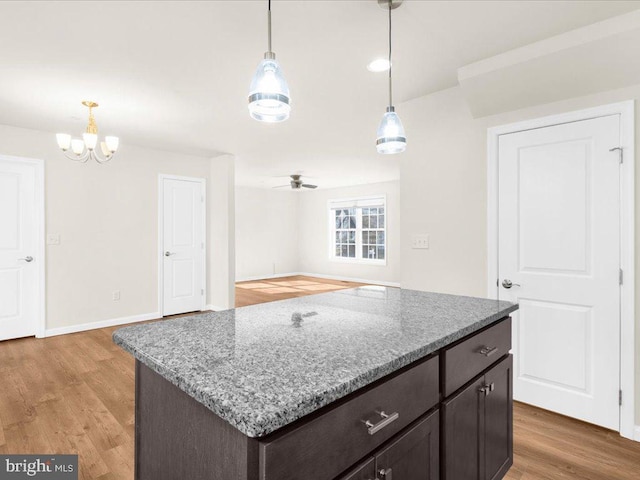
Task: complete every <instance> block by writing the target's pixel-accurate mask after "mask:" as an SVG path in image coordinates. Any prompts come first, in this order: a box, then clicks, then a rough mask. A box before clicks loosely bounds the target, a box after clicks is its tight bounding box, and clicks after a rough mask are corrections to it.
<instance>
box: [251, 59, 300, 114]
mask: <svg viewBox="0 0 640 480" xmlns="http://www.w3.org/2000/svg"><path fill="white" fill-rule="evenodd" d="M290 101H291V98H290V96H289V86H288V85H287V81H286V80H285V78H284V75H283V73H282V69H281V68H280V65H279V64H278V62H277V61H276V60H275V58H265V59H264V60H262V61H261V62H260V64H259V65H258V68H257V69H256V73H255V75H254V76H253V80H252V81H251V86H250V87H249V113H250V115H251V118H254V119H255V120H258V121H260V122H268V123H277V122H283V121H285V120H287V119H288V118H289V114H290V112H291V105H290Z"/></svg>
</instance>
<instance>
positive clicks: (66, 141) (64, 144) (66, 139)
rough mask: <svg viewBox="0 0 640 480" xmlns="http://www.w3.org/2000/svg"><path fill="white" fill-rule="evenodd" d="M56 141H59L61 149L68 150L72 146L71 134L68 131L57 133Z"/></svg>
mask: <svg viewBox="0 0 640 480" xmlns="http://www.w3.org/2000/svg"><path fill="white" fill-rule="evenodd" d="M56 141H57V142H58V147H60V149H61V150H63V151H67V150H69V147H70V146H71V135H69V134H66V133H57V134H56Z"/></svg>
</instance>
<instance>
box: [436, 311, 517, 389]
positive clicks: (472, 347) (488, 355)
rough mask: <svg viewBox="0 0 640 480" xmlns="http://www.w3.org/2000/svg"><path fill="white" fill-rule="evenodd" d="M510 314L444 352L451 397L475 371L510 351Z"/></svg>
mask: <svg viewBox="0 0 640 480" xmlns="http://www.w3.org/2000/svg"><path fill="white" fill-rule="evenodd" d="M510 349H511V318H505V319H504V320H501V321H500V322H498V323H496V324H494V325H492V326H490V327H489V328H487V329H485V330H482V331H480V332H479V333H476V334H474V335H472V336H470V337H469V338H467V339H465V340H463V341H462V342H460V343H458V344H456V345H454V346H453V347H451V348H447V349H445V350H444V352H442V353H441V355H442V361H443V362H444V368H443V372H444V373H443V375H444V378H443V391H442V394H443V396H445V397H448V396H449V395H451V394H452V393H453V392H455V391H456V390H457V389H459V388H460V387H462V386H463V385H464V384H465V383H467V382H468V381H470V380H471V379H473V378H474V377H475V376H476V375H478V374H479V373H480V372H482V371H483V370H484V369H486V368H487V367H489V366H490V365H491V364H493V363H494V362H496V361H497V360H499V359H500V358H501V357H502V356H504V355H505V354H507V353H509V350H510Z"/></svg>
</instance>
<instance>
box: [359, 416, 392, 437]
mask: <svg viewBox="0 0 640 480" xmlns="http://www.w3.org/2000/svg"><path fill="white" fill-rule="evenodd" d="M380 416H381V417H382V420H380V421H379V422H378V423H371V421H370V420H367V421H366V422H364V424H365V425H366V426H367V427H369V428H368V429H367V431H368V432H369V435H373V434H374V433H376V432H379V431H380V430H382V429H383V428H384V427H386V426H387V425H389V424H390V423H393V422H395V421H396V420H397V419H398V417H400V414H399V413H398V412H394V413H392V414H391V415H387V414H386V413H384V412H380Z"/></svg>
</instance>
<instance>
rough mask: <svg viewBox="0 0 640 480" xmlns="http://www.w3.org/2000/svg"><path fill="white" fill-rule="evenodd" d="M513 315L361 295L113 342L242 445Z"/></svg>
mask: <svg viewBox="0 0 640 480" xmlns="http://www.w3.org/2000/svg"><path fill="white" fill-rule="evenodd" d="M517 308H518V306H517V305H514V304H512V303H509V302H503V301H497V300H488V299H481V298H472V297H462V296H457V295H444V294H436V293H427V292H418V291H413V290H404V289H398V288H387V287H360V288H356V289H350V290H341V291H337V292H332V293H324V294H319V295H310V296H306V297H301V298H295V299H290V300H282V301H277V302H271V303H263V304H260V305H253V306H249V307H242V308H237V309H235V310H226V311H222V312H207V313H203V314H197V315H192V316H188V317H182V318H177V319H172V320H164V321H159V322H156V323H149V324H144V325H137V326H131V327H125V328H121V329H119V330H117V331H116V332H115V333H114V334H113V340H114V342H115V343H116V344H118V345H120V346H121V347H122V348H123V349H125V350H126V351H128V352H130V353H131V354H133V356H134V357H135V358H136V359H138V360H140V361H141V362H142V363H143V364H145V365H146V366H148V367H149V368H151V369H152V370H154V371H155V372H157V373H158V374H160V375H162V376H163V377H164V378H166V379H167V380H168V381H169V382H171V383H173V384H174V385H176V386H177V387H178V388H180V389H181V390H183V391H184V392H186V393H187V394H188V395H190V396H192V397H193V398H195V399H196V400H197V401H199V402H200V403H202V404H203V405H205V406H206V407H207V408H208V409H210V410H211V411H212V412H214V413H215V414H216V415H218V416H220V417H221V418H222V419H224V420H225V421H227V422H229V423H230V424H231V425H233V426H234V427H236V428H237V429H238V430H240V431H241V432H242V433H244V434H245V435H247V436H249V437H260V436H264V435H267V434H269V433H271V432H273V431H275V430H277V429H279V428H282V427H284V426H285V425H288V424H289V423H291V422H293V421H295V420H297V419H299V418H301V417H303V416H305V415H308V414H309V413H311V412H313V411H315V410H317V409H319V408H321V407H323V406H325V405H328V404H330V403H332V402H334V401H336V400H338V399H339V398H342V397H344V396H345V395H348V394H349V393H352V392H354V391H355V390H358V389H359V388H362V387H364V386H366V385H368V384H370V383H372V382H374V381H375V380H378V379H380V378H382V377H384V376H385V375H388V374H390V373H392V372H394V371H396V370H398V369H400V368H402V367H404V366H406V365H408V364H410V363H412V362H414V361H416V360H418V359H420V358H422V357H425V356H427V355H429V354H430V353H432V352H434V351H436V350H438V349H440V348H442V347H444V346H446V345H448V344H449V343H451V342H454V341H455V340H458V339H460V338H462V337H464V336H466V335H468V334H470V333H472V332H474V331H476V330H479V329H480V328H482V327H484V326H485V325H488V324H490V323H493V322H495V321H496V320H499V319H500V318H503V317H505V316H506V315H508V314H509V313H510V312H513V311H514V310H516V309H517Z"/></svg>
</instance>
